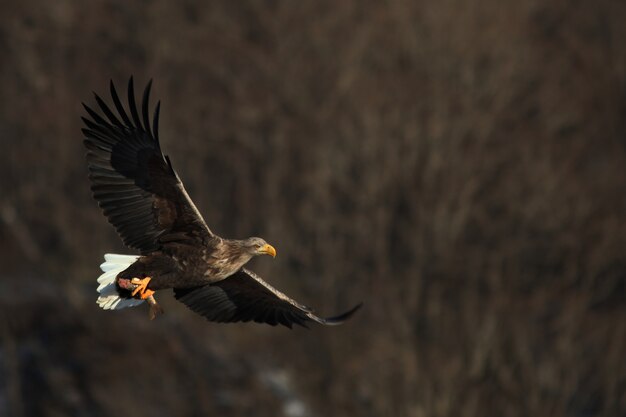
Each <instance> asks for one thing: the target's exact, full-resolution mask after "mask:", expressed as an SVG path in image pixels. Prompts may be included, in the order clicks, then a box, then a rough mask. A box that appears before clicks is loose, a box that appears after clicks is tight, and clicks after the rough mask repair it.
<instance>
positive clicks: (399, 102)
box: [0, 0, 626, 417]
mask: <svg viewBox="0 0 626 417" xmlns="http://www.w3.org/2000/svg"><path fill="white" fill-rule="evenodd" d="M86 3H87V2H80V1H70V0H60V1H37V0H29V1H22V2H10V1H5V2H2V3H0V56H1V57H2V60H1V63H0V95H1V97H2V100H0V143H1V144H2V156H1V162H2V164H0V190H1V192H2V194H1V195H2V199H1V201H0V253H1V255H0V256H1V271H0V416H18V417H20V416H174V415H175V416H205V415H220V416H224V417H229V416H287V417H313V416H410V417H413V416H415V417H422V416H573V417H586V416H620V415H621V416H623V415H626V394H625V390H626V355H625V354H626V301H625V295H626V285H625V281H626V279H625V275H626V168H625V163H626V25H625V24H624V22H625V21H626V3H625V2H623V1H619V0H615V1H608V0H598V1H595V2H584V1H565V0H562V1H560V0H553V1H547V2H546V1H543V0H529V1H522V2H503V1H500V0H473V1H469V0H468V1H449V0H444V1H438V2H431V1H409V0H389V1H386V2H374V1H357V0H345V1H297V2H296V1H288V0H284V1H268V2H261V1H237V2H227V1H226V2H194V1H189V0H184V1H178V2H169V1H165V0H154V1H145V2H127V1H111V2H107V1H93V2H88V3H89V5H88V6H87V5H86ZM131 74H133V75H134V76H135V79H136V83H137V84H138V87H140V88H141V87H143V85H144V83H145V82H146V81H147V80H148V79H149V78H153V79H154V81H155V85H154V90H153V97H156V98H160V99H161V100H162V101H163V103H162V109H161V110H162V112H161V114H162V117H161V137H162V144H163V147H164V150H165V151H166V153H168V154H170V155H171V157H172V160H173V163H174V166H175V168H177V170H178V172H179V174H180V175H181V177H182V178H183V180H184V181H185V184H186V186H187V189H188V190H189V193H190V194H191V196H192V197H193V198H194V200H195V202H196V204H197V205H198V207H199V208H200V210H201V211H202V212H203V213H204V217H205V219H206V220H207V223H208V224H209V225H210V226H211V227H212V229H213V230H214V231H215V232H217V233H218V234H221V235H223V236H227V237H239V238H243V237H247V236H250V235H260V236H263V237H265V238H266V239H267V240H268V241H269V242H271V243H272V244H274V245H275V246H276V247H277V249H278V254H279V256H278V257H277V258H276V260H274V261H272V260H271V259H269V258H267V259H258V260H256V261H254V264H253V265H252V268H253V269H255V270H256V271H257V272H259V273H260V274H261V275H262V276H264V277H265V278H267V279H268V281H270V282H271V283H272V284H274V285H276V286H277V287H279V288H281V289H282V290H284V291H285V292H287V293H288V294H290V295H292V296H293V297H295V298H297V299H298V300H300V301H302V302H304V303H306V304H309V305H312V306H315V307H316V308H317V309H318V311H319V312H320V313H322V314H332V313H334V312H338V311H340V310H342V309H344V308H347V307H349V306H351V305H352V304H353V303H356V302H358V301H361V300H363V301H364V302H365V307H364V309H363V310H362V311H361V312H360V314H358V315H357V316H356V317H354V319H353V320H352V321H351V322H349V323H347V324H345V325H344V326H342V327H338V328H320V327H315V328H313V329H312V330H310V331H306V330H304V329H295V330H293V331H289V330H288V329H283V328H272V327H270V326H260V325H251V324H234V325H232V324H231V325H217V324H212V323H208V322H206V321H204V319H203V318H201V317H199V316H196V315H195V314H193V313H191V312H190V311H188V310H187V309H186V308H185V307H184V306H183V305H182V304H178V303H176V302H175V301H174V300H172V297H171V296H170V295H169V294H167V295H161V297H160V298H161V299H162V300H163V302H164V305H165V308H166V310H167V314H166V315H165V316H164V317H162V318H160V319H159V320H156V321H154V322H150V321H148V318H147V312H146V309H145V308H143V307H142V308H137V309H133V310H125V311H121V312H103V311H101V310H99V309H98V308H97V306H96V304H95V298H96V293H95V289H96V281H95V280H96V278H97V277H98V275H99V268H98V265H99V264H100V263H101V262H102V255H103V253H105V252H121V253H127V252H129V250H128V249H126V248H124V247H123V246H122V244H121V242H120V240H119V238H118V237H117V236H116V234H115V231H114V230H113V228H112V227H111V226H110V225H109V224H108V223H107V222H106V221H105V218H104V217H103V216H102V214H101V213H100V210H99V209H98V208H97V206H96V203H95V202H94V201H93V200H92V199H91V196H90V192H89V184H88V181H87V176H86V167H85V161H84V149H83V145H82V142H81V141H82V138H81V133H80V128H81V122H80V119H79V116H81V115H82V114H83V110H82V108H81V105H80V103H81V101H85V102H87V103H91V104H93V102H94V100H93V98H92V96H91V91H92V90H94V91H97V92H99V93H101V94H102V95H104V96H107V89H108V81H109V79H111V78H112V79H113V80H114V81H115V82H116V83H118V84H120V86H121V89H122V90H124V85H125V83H126V81H127V79H128V77H129V75H131Z"/></svg>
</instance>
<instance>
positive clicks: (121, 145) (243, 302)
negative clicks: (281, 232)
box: [83, 78, 360, 327]
mask: <svg viewBox="0 0 626 417" xmlns="http://www.w3.org/2000/svg"><path fill="white" fill-rule="evenodd" d="M110 90H111V97H112V99H113V103H114V106H115V109H116V110H117V114H115V113H114V112H113V111H111V109H110V108H109V107H108V106H107V105H106V104H105V103H104V101H103V100H102V99H100V97H98V96H97V95H96V96H95V97H96V101H97V103H98V105H99V107H100V110H101V111H102V113H104V115H105V117H106V119H105V118H103V117H102V116H100V115H99V114H98V113H96V112H94V111H93V110H91V109H90V108H89V107H87V106H85V109H86V110H87V113H88V114H89V116H90V117H91V119H87V118H83V121H84V122H85V125H86V128H85V129H83V133H84V135H85V146H86V147H87V149H88V152H87V162H88V167H89V178H90V180H91V182H92V191H93V193H94V198H95V199H96V200H97V201H98V203H99V205H100V207H101V208H102V209H103V211H104V214H105V215H106V216H107V218H108V219H109V221H110V222H111V223H112V224H113V225H114V226H115V228H116V229H117V231H118V233H119V234H120V236H121V237H122V240H123V241H124V243H125V244H126V245H127V246H129V247H131V248H134V249H137V250H139V251H140V253H141V255H139V256H133V255H112V254H107V255H105V263H104V264H102V266H101V267H102V270H103V272H104V273H103V274H102V275H101V276H100V278H99V279H98V282H99V283H100V286H99V287H98V291H99V292H100V297H99V299H98V304H99V305H100V306H101V307H103V308H105V309H118V308H124V307H132V306H135V305H138V304H140V303H141V302H143V301H144V300H145V301H148V303H149V304H150V305H151V310H150V311H151V317H154V316H155V315H156V314H157V313H158V312H161V311H162V310H160V307H159V306H158V304H157V302H156V300H155V298H154V296H153V294H154V292H155V291H158V290H164V289H169V288H172V289H174V295H175V297H176V298H177V299H178V300H180V301H182V302H183V303H185V304H186V305H187V306H188V307H189V308H191V309H192V310H194V311H196V312H198V313H199V314H202V315H203V316H205V317H206V318H207V319H209V320H212V321H219V322H235V321H250V320H253V321H257V322H264V323H268V324H271V325H276V324H283V325H285V326H287V327H291V325H292V324H293V323H296V324H300V325H303V326H304V325H305V322H306V321H309V320H312V321H316V322H318V323H322V324H338V323H341V322H343V321H344V320H345V319H347V318H348V317H349V316H351V315H352V314H353V313H354V311H356V309H358V308H359V307H360V305H359V306H356V307H355V308H353V309H352V310H350V311H348V312H346V313H344V314H342V315H340V316H337V317H334V318H328V319H323V318H320V317H318V316H316V315H315V314H313V311H312V310H311V309H309V308H308V307H306V306H304V305H302V304H299V303H298V302H296V301H294V300H292V299H291V298H289V297H287V296H286V295H284V294H282V293H281V292H279V291H278V290H276V289H274V288H273V287H271V286H270V285H269V284H267V283H266V282H265V281H263V280H262V279H261V278H260V277H258V276H257V275H256V274H254V273H253V272H251V271H249V270H247V269H245V268H244V265H245V264H246V263H247V262H248V261H249V260H250V259H252V258H253V257H254V256H258V255H263V254H267V255H271V256H275V255H276V250H275V249H274V248H273V247H272V246H271V245H269V244H267V243H266V242H265V241H264V240H263V239H261V238H257V237H252V238H248V239H244V240H231V239H224V238H222V237H220V236H218V235H216V234H214V233H213V232H212V231H211V230H210V229H209V227H208V226H207V225H206V223H205V221H204V219H203V218H202V216H201V215H200V213H199V212H198V210H197V209H196V207H195V205H194V204H193V202H192V201H191V199H190V198H189V195H188V194H187V192H186V191H185V188H184V186H183V183H182V181H181V180H180V178H179V177H178V175H177V174H176V172H175V171H174V169H173V167H172V164H171V162H170V160H169V158H168V157H167V156H165V155H163V153H162V152H161V147H160V144H159V136H158V120H159V108H160V103H159V104H157V107H156V110H155V113H154V117H153V120H152V123H150V117H149V111H148V107H149V96H150V84H148V86H147V87H146V90H145V92H144V96H143V100H142V108H141V117H140V113H139V111H138V109H137V105H136V103H135V97H134V88H133V81H132V78H131V79H130V82H129V86H128V107H129V110H130V115H129V114H128V113H127V112H126V109H125V107H124V106H123V105H122V103H121V101H120V99H119V97H118V95H117V92H116V90H115V88H114V86H113V83H111V86H110Z"/></svg>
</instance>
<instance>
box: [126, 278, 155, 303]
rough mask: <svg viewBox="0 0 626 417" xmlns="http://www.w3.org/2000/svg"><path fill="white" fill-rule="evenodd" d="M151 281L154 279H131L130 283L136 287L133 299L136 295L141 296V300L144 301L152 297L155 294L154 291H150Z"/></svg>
mask: <svg viewBox="0 0 626 417" xmlns="http://www.w3.org/2000/svg"><path fill="white" fill-rule="evenodd" d="M151 280H152V278H150V277H146V278H143V279H139V278H133V279H131V280H130V283H131V284H133V285H136V287H135V289H134V290H133V292H132V294H131V295H132V296H133V297H135V296H136V295H139V298H141V299H142V300H145V299H146V298H148V297H152V294H154V291H152V290H149V289H148V284H149V283H150V281H151Z"/></svg>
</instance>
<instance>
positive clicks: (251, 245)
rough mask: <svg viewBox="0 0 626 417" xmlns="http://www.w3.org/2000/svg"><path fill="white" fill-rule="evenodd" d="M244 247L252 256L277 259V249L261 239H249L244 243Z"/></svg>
mask: <svg viewBox="0 0 626 417" xmlns="http://www.w3.org/2000/svg"><path fill="white" fill-rule="evenodd" d="M243 246H244V248H246V250H247V252H248V253H249V254H250V255H252V256H258V255H270V256H271V257H272V258H274V257H276V249H274V247H273V246H272V245H270V244H269V243H267V242H266V241H265V240H263V239H261V238H260V237H249V238H248V239H246V240H244V241H243Z"/></svg>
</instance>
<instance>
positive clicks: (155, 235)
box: [83, 77, 213, 254]
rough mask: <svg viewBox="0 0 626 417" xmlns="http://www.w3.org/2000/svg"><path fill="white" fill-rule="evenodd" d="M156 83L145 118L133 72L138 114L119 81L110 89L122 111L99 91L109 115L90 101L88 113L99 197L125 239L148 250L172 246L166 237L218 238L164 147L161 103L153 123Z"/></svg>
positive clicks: (192, 240) (188, 241)
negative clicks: (119, 87)
mask: <svg viewBox="0 0 626 417" xmlns="http://www.w3.org/2000/svg"><path fill="white" fill-rule="evenodd" d="M150 85H151V84H148V86H147V87H146V89H145V92H144V95H143V101H142V105H141V115H142V116H143V117H142V118H140V115H139V111H138V109H137V105H136V103H135V95H134V88H133V80H132V77H131V79H130V81H129V85H128V104H129V108H130V115H131V117H132V118H131V117H129V115H128V113H127V112H126V110H125V109H124V106H123V105H122V103H121V101H120V99H119V96H118V94H117V91H116V90H115V86H114V85H113V82H111V84H110V90H111V97H112V99H113V104H114V108H115V111H116V112H117V115H116V114H115V112H114V111H113V110H111V108H109V107H108V106H107V104H106V103H105V102H104V100H102V99H101V98H100V97H99V96H97V95H96V96H95V98H96V103H97V105H98V107H99V108H100V111H101V112H102V113H103V114H104V116H105V117H102V116H100V115H99V114H98V113H97V112H96V111H94V110H92V109H91V108H89V107H88V106H86V105H84V107H85V110H86V111H87V114H88V115H89V117H90V119H88V118H83V121H84V122H85V125H86V127H85V128H84V129H83V134H84V135H85V141H84V142H85V146H86V148H87V164H88V168H89V178H90V180H91V183H92V187H91V188H92V191H93V193H94V198H95V199H96V200H97V201H98V203H99V205H100V207H101V208H102V209H103V211H104V213H105V215H106V216H107V218H108V219H109V221H110V222H111V223H112V224H113V226H115V228H116V229H117V231H118V233H119V234H120V236H121V237H122V240H123V241H124V243H125V244H126V245H127V246H129V247H131V248H135V249H138V250H140V251H141V253H143V254H146V253H150V252H153V251H156V250H164V249H166V248H165V246H166V244H165V243H164V242H169V243H172V242H177V243H183V244H205V243H206V242H207V241H210V240H211V239H212V238H213V234H212V233H211V231H210V230H209V228H208V227H207V226H206V223H205V222H204V220H203V219H202V216H201V215H200V214H199V212H198V210H197V209H196V208H195V206H194V204H193V202H192V201H191V199H190V198H189V196H188V195H187V192H186V191H185V188H184V186H183V184H182V182H181V181H180V179H179V178H178V176H177V175H176V173H175V171H174V169H173V168H172V165H171V163H170V162H169V158H167V157H166V156H165V155H163V153H162V152H161V147H160V144H159V141H158V111H159V107H158V106H157V109H156V110H155V113H154V117H153V126H152V127H151V126H150V117H149V98H150ZM107 119H108V120H107ZM142 119H143V120H142ZM142 121H143V124H142Z"/></svg>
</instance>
